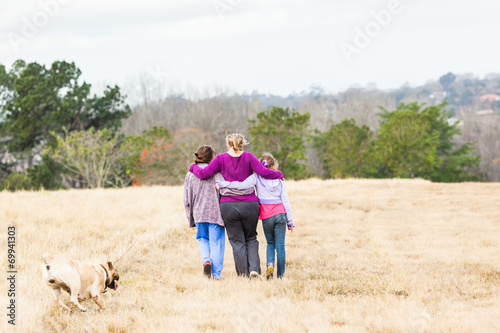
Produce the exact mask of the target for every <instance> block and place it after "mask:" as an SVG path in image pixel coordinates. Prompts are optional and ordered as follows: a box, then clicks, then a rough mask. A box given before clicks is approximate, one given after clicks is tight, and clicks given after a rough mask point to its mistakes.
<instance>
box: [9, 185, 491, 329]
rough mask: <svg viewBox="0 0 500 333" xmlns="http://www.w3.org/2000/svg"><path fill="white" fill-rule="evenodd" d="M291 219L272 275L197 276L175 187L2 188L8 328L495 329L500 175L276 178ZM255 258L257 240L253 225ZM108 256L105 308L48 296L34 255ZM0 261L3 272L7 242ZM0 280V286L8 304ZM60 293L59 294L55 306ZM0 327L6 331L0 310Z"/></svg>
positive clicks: (230, 270) (195, 253)
mask: <svg viewBox="0 0 500 333" xmlns="http://www.w3.org/2000/svg"><path fill="white" fill-rule="evenodd" d="M287 188H288V191H289V195H290V198H291V203H292V209H293V210H294V214H295V219H294V220H295V223H296V225H297V228H296V230H295V232H294V233H293V234H292V235H290V233H288V234H287V240H286V249H287V270H286V278H285V279H284V280H282V281H276V280H274V281H269V282H268V281H266V280H265V279H264V280H252V281H250V280H247V279H245V278H238V277H236V275H235V272H234V266H233V259H232V251H231V247H230V245H229V244H228V243H227V245H226V246H227V247H226V256H225V268H224V271H223V276H224V278H225V279H224V280H223V281H220V282H218V281H209V280H208V279H206V278H204V276H203V275H202V269H201V258H200V253H199V250H198V246H197V242H196V240H195V231H194V230H192V229H189V228H188V227H187V221H186V218H185V216H184V208H183V206H182V191H183V189H182V187H151V188H147V187H143V188H127V189H120V190H114V189H109V190H70V191H58V192H18V193H6V192H2V193H0V222H1V223H2V226H1V230H0V239H1V241H0V245H2V248H3V249H5V248H6V246H5V244H6V237H7V225H8V224H9V223H14V224H15V225H16V226H17V239H18V241H17V250H18V252H17V269H18V271H19V273H18V285H17V289H18V290H17V292H18V295H19V297H18V299H17V301H18V313H17V328H18V329H19V330H18V331H19V332H44V331H45V332H58V331H60V332H62V331H67V332H170V331H173V332H175V331H178V332H195V331H201V332H215V331H217V332H219V331H222V332H253V331H264V332H271V331H272V332H307V331H309V332H426V331H430V332H495V331H496V332H498V331H500V244H499V242H500V204H499V203H500V202H499V198H500V184H478V183H466V184H433V183H430V182H427V181H423V180H335V181H334V180H332V181H320V180H308V181H300V182H292V181H288V182H287ZM259 230H260V232H259V241H260V256H261V263H262V265H264V264H265V263H264V258H265V244H266V243H265V239H264V237H263V233H262V227H261V226H260V224H259ZM136 239H138V242H137V243H136V245H135V246H134V247H133V248H132V250H131V251H130V252H129V253H128V254H127V255H126V256H125V257H124V259H123V260H122V261H121V262H119V264H118V265H117V266H118V270H119V272H120V282H121V283H120V285H119V288H118V290H117V291H116V292H113V291H110V292H108V293H106V294H105V295H104V299H105V302H106V305H107V309H106V311H105V313H103V314H98V313H97V312H96V309H97V307H96V305H95V304H94V303H93V302H92V301H87V302H85V304H84V305H85V306H88V307H90V309H91V310H90V311H89V312H87V313H80V312H78V311H77V310H73V311H72V312H71V313H66V312H64V311H63V310H62V309H61V308H59V307H57V306H55V305H53V303H52V294H51V292H50V290H49V289H48V288H47V287H46V286H45V285H44V283H43V281H42V274H41V256H42V254H43V253H44V252H49V253H54V254H55V253H62V254H65V255H67V256H69V257H71V258H74V259H76V260H81V261H89V262H101V261H104V260H107V259H111V260H114V259H116V258H117V257H118V256H119V255H120V254H122V253H123V251H125V250H126V249H127V248H128V247H129V246H130V245H131V244H132V243H133V242H134V241H135V240H136ZM0 263H1V264H2V267H3V268H4V269H5V270H7V263H6V250H2V251H1V252H0ZM6 289H7V283H6V281H5V279H2V280H1V282H0V290H2V292H1V297H0V301H1V306H0V307H1V308H2V309H4V310H3V312H6V310H5V309H6V306H7V302H8V299H7V296H6V292H5V291H6ZM67 300H68V297H67V295H65V301H67ZM2 318H3V319H2V322H1V324H0V327H1V328H3V330H5V331H6V330H8V329H9V328H11V327H9V326H8V325H7V318H6V316H5V314H2Z"/></svg>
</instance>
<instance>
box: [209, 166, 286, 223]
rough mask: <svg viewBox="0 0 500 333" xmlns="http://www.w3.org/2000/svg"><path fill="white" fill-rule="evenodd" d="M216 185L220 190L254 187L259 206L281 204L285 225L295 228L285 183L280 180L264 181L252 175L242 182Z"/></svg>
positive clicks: (222, 182) (220, 182) (224, 182)
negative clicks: (283, 208) (283, 210)
mask: <svg viewBox="0 0 500 333" xmlns="http://www.w3.org/2000/svg"><path fill="white" fill-rule="evenodd" d="M217 183H218V185H219V187H220V189H221V190H224V189H234V190H237V189H247V188H253V187H254V186H255V188H256V190H257V197H258V198H259V203H260V204H261V205H276V204H283V206H284V207H285V212H286V219H287V225H288V226H289V227H295V225H294V224H293V222H292V220H293V215H292V207H290V201H289V200H288V193H287V191H286V187H285V183H284V182H283V180H281V179H264V178H262V177H261V176H259V175H258V174H256V173H254V174H253V175H251V176H250V177H248V178H247V179H245V180H244V181H243V182H227V181H218V180H217Z"/></svg>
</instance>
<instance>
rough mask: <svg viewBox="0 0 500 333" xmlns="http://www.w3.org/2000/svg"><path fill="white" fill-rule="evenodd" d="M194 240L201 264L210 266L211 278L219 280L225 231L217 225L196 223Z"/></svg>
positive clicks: (222, 261)
mask: <svg viewBox="0 0 500 333" xmlns="http://www.w3.org/2000/svg"><path fill="white" fill-rule="evenodd" d="M196 239H197V240H198V245H199V246H200V251H201V264H202V265H203V264H204V263H205V262H207V261H208V262H210V263H211V264H212V276H213V278H214V279H218V278H220V274H221V272H222V268H223V263H224V248H225V245H226V230H225V229H224V227H221V226H220V225H218V224H213V223H196Z"/></svg>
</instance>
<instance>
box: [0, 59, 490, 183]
mask: <svg viewBox="0 0 500 333" xmlns="http://www.w3.org/2000/svg"><path fill="white" fill-rule="evenodd" d="M80 76H81V71H80V70H79V69H78V67H77V66H76V65H75V64H74V63H69V62H65V61H56V62H54V63H53V64H52V65H51V66H50V67H46V66H44V65H40V64H38V63H36V62H34V63H26V62H24V61H22V60H19V61H16V62H15V63H14V64H13V65H12V67H11V68H10V70H7V69H6V68H5V66H3V65H0V138H1V139H0V145H1V147H0V149H1V150H2V152H3V156H4V158H3V159H2V160H0V170H1V171H0V181H1V186H2V188H4V189H11V190H15V189H40V188H45V189H58V188H64V187H83V188H87V187H88V188H96V187H123V186H131V185H132V186H134V185H135V186H139V185H154V184H160V185H176V184H180V183H182V181H183V178H184V175H185V173H186V170H187V166H188V165H189V163H191V161H192V153H193V152H194V151H195V150H196V148H197V147H198V146H199V145H201V144H211V145H213V146H214V147H215V148H216V150H217V151H218V152H222V151H223V150H225V147H224V141H223V138H224V137H225V135H227V134H230V133H231V132H243V133H244V134H245V135H247V136H248V137H249V139H250V143H251V146H250V150H251V151H252V152H253V153H254V154H256V155H259V154H262V153H264V152H270V153H272V154H273V155H274V156H275V157H276V158H277V159H278V160H279V162H280V169H281V170H282V171H283V172H284V173H285V175H286V176H287V177H288V178H291V179H304V178H308V177H324V178H347V177H359V178H387V177H400V178H414V177H421V178H425V179H430V180H433V181H446V182H455V181H468V180H484V179H485V177H484V175H483V174H481V171H480V163H481V158H480V156H479V155H478V154H477V153H476V152H475V146H474V143H473V142H472V141H468V142H463V143H459V142H457V137H459V136H460V135H461V128H460V127H459V124H460V123H459V122H454V123H450V121H449V119H450V117H451V116H452V112H453V111H452V109H450V108H448V107H447V104H446V102H442V103H440V104H437V105H431V106H427V105H425V104H423V103H419V102H409V103H405V102H401V103H399V104H398V105H397V106H394V100H389V102H388V101H387V99H382V100H379V102H381V103H379V106H381V107H380V108H378V111H377V112H376V113H375V115H374V114H373V112H372V111H373V110H372V107H370V108H369V109H370V113H369V116H368V117H360V115H361V114H362V112H361V111H360V112H355V111H356V110H365V114H366V109H367V108H366V101H365V102H363V100H361V99H350V98H349V96H343V98H344V101H343V103H345V104H349V105H350V110H354V111H351V112H352V113H351V114H349V113H346V114H343V115H339V114H338V112H336V110H335V109H333V110H332V109H329V106H328V104H329V101H328V99H330V98H331V97H329V96H328V95H325V94H322V93H321V92H319V93H318V92H317V91H316V92H311V96H309V98H302V102H300V104H299V105H298V108H290V107H282V106H274V105H269V104H267V105H266V104H265V103H263V99H262V98H258V96H253V97H252V96H241V95H234V94H233V95H229V94H225V93H220V94H218V95H216V96H211V97H205V98H198V99H186V98H185V97H183V96H182V95H180V94H169V95H167V96H161V95H158V96H153V98H152V97H151V94H150V93H148V94H147V95H146V94H145V95H144V96H145V97H146V96H147V97H148V98H144V100H143V101H142V102H140V103H138V104H137V105H135V106H134V107H133V108H131V107H130V106H129V105H128V104H127V100H126V96H125V94H124V93H123V92H122V89H120V87H118V86H113V87H110V86H107V87H106V89H104V91H103V92H102V94H101V95H96V94H91V85H90V84H88V83H86V82H82V80H81V79H80ZM448 81H450V80H448ZM448 81H446V82H448ZM142 84H143V85H144V87H146V89H147V87H148V82H142ZM448 88H449V85H448ZM351 93H352V92H351ZM373 95H376V96H379V94H377V93H373ZM340 97H341V98H342V96H340ZM341 98H340V99H341ZM340 103H342V101H338V104H340ZM319 105H323V110H322V111H321V112H318V111H317V110H315V109H316V108H317V107H318V106H319ZM308 106H309V108H310V110H305V111H304V112H301V111H298V110H297V109H299V108H300V109H308ZM363 106H365V107H363ZM214 110H215V111H214ZM349 115H352V117H348V116H349ZM318 119H321V120H322V121H320V122H319V123H320V124H321V126H317V124H315V122H318ZM328 125H329V126H328ZM6 153H7V154H6ZM7 155H9V156H14V157H15V160H12V159H11V160H9V159H6V158H5V156H7ZM34 156H41V161H36V163H34V160H33V158H34ZM19 161H23V162H24V161H26V167H25V168H19ZM16 168H17V169H16Z"/></svg>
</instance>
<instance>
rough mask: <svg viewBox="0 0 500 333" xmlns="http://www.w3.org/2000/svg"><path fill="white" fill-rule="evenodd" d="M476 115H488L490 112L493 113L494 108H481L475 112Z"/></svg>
mask: <svg viewBox="0 0 500 333" xmlns="http://www.w3.org/2000/svg"><path fill="white" fill-rule="evenodd" d="M474 114H475V115H476V116H487V115H489V114H493V110H481V111H476V112H474Z"/></svg>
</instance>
